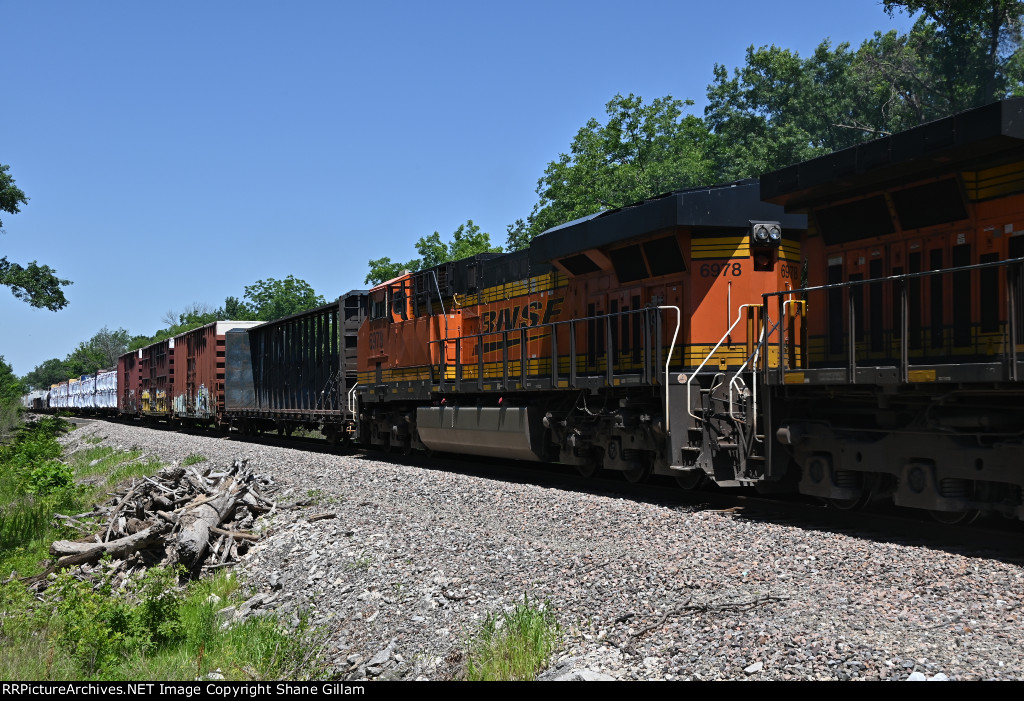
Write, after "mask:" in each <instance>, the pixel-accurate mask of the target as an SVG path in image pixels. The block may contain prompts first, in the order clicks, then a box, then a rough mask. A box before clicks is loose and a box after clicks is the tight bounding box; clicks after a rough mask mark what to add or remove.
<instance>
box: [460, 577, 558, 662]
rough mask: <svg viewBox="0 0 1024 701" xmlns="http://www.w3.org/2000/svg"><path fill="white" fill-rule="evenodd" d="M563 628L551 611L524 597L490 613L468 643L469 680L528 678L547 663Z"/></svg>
mask: <svg viewBox="0 0 1024 701" xmlns="http://www.w3.org/2000/svg"><path fill="white" fill-rule="evenodd" d="M561 636H562V631H561V627H560V626H559V625H558V621H557V620H556V619H555V616H554V614H553V613H551V611H549V610H548V609H547V608H545V607H540V606H537V605H536V604H533V603H531V602H530V600H529V598H527V597H526V596H524V597H523V601H522V603H520V604H516V606H515V608H513V609H512V610H511V611H502V612H501V613H498V614H490V615H488V616H487V619H486V620H485V621H484V623H483V625H482V626H481V627H480V630H479V631H478V632H477V634H476V635H475V636H474V637H473V639H472V640H471V641H470V643H469V651H468V653H467V656H466V679H467V680H469V681H530V680H532V679H534V678H535V677H536V675H537V673H538V672H540V671H542V670H543V669H544V668H545V667H547V665H548V661H549V659H550V658H551V654H552V653H553V652H554V651H555V650H556V649H557V647H558V644H559V642H560V640H561Z"/></svg>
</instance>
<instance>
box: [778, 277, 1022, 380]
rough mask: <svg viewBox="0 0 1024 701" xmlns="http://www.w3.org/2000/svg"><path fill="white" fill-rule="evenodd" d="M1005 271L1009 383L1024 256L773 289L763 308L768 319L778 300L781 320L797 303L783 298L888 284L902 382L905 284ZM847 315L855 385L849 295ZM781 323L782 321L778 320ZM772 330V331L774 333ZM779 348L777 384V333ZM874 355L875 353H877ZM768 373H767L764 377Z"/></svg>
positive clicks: (906, 363)
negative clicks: (895, 311) (893, 296)
mask: <svg viewBox="0 0 1024 701" xmlns="http://www.w3.org/2000/svg"><path fill="white" fill-rule="evenodd" d="M998 268H1005V269H1006V271H1007V285H1006V300H1005V301H1006V318H1005V320H1004V321H1003V322H1002V323H1005V328H1004V331H1003V337H1004V338H1005V339H1006V345H1007V350H1006V356H1007V359H1006V363H1007V365H1008V367H1007V368H1006V372H1007V377H1008V379H1009V380H1011V381H1016V380H1017V379H1018V369H1017V343H1018V341H1019V333H1020V329H1018V321H1019V320H1018V314H1019V313H1020V311H1021V310H1018V309H1017V308H1016V307H1017V299H1016V296H1017V294H1018V292H1019V290H1018V287H1019V285H1020V284H1021V282H1022V276H1021V275H1020V271H1021V269H1022V268H1024V257H1018V258H1010V259H1007V260H999V261H990V262H986V263H973V264H971V265H962V266H957V267H952V268H942V269H938V270H923V271H919V272H913V273H901V274H900V275H889V276H886V277H877V278H868V279H863V280H848V281H845V282H835V283H830V284H827V285H817V286H814V287H800V288H795V289H787V290H776V291H774V292H765V293H762V295H761V298H762V306H763V308H764V313H765V316H766V317H767V314H768V309H769V299H770V298H773V297H774V298H777V299H778V301H779V313H780V315H781V316H782V318H783V319H784V318H785V307H786V305H788V304H790V303H792V302H796V301H799V300H786V299H785V298H786V297H792V296H795V295H802V296H803V297H804V300H806V299H807V298H808V295H809V293H828V292H831V291H848V290H851V289H854V288H861V287H867V286H871V285H881V286H883V287H884V286H886V285H890V286H892V287H894V288H895V289H896V290H898V300H897V301H898V302H899V311H900V319H899V324H898V326H896V320H894V322H893V328H894V329H895V328H898V329H900V336H899V338H900V341H899V345H900V349H899V350H900V357H899V360H898V362H899V378H900V381H901V382H908V381H909V374H910V373H909V368H910V357H909V348H910V338H911V333H910V331H911V329H910V328H909V318H908V308H909V304H908V295H907V284H906V283H907V282H908V281H911V280H919V279H922V278H931V277H935V276H952V275H954V274H957V273H965V272H973V271H975V270H986V269H998ZM846 315H847V317H848V323H847V324H846V326H847V328H846V330H845V333H846V335H847V336H848V339H847V343H848V347H847V349H846V353H847V358H846V371H847V381H848V382H850V383H851V384H855V383H856V381H857V339H856V338H855V336H856V334H857V328H856V322H857V314H856V309H855V304H854V297H853V295H852V294H851V295H848V299H847V309H846ZM780 323H781V319H780ZM774 330H775V329H774V328H773V331H774ZM766 343H774V341H772V340H771V338H770V335H769V339H768V340H767V341H766ZM778 348H779V359H780V363H779V367H778V381H782V379H783V378H784V376H785V367H784V363H783V362H782V359H783V358H785V353H786V342H785V334H784V333H779V338H778ZM876 352H877V351H876ZM768 375H769V373H768V372H767V371H766V373H765V376H766V377H767V376H768Z"/></svg>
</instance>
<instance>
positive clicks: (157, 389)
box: [139, 338, 174, 419]
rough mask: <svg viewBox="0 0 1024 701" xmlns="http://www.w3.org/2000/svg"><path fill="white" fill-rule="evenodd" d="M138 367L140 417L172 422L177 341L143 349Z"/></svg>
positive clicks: (162, 342) (171, 340)
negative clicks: (170, 420) (139, 378)
mask: <svg viewBox="0 0 1024 701" xmlns="http://www.w3.org/2000/svg"><path fill="white" fill-rule="evenodd" d="M139 365H140V374H141V389H140V392H139V398H140V402H141V408H140V412H139V413H140V414H141V415H142V416H143V417H145V418H148V419H169V418H170V417H171V413H172V408H173V407H172V400H173V397H174V339H173V338H168V339H166V340H163V341H157V342H156V343H151V344H150V345H148V346H146V347H145V348H142V349H141V350H140V351H139Z"/></svg>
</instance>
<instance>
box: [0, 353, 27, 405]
mask: <svg viewBox="0 0 1024 701" xmlns="http://www.w3.org/2000/svg"><path fill="white" fill-rule="evenodd" d="M24 392H25V385H24V383H23V382H22V381H21V380H19V379H18V378H17V376H15V374H14V368H12V367H11V366H10V365H9V364H8V363H7V361H5V360H4V357H3V356H2V355H0V406H3V405H5V404H8V403H10V402H12V401H14V400H15V399H17V398H18V397H20V396H21V395H22V394H24Z"/></svg>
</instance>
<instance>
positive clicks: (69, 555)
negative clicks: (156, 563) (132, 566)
mask: <svg viewBox="0 0 1024 701" xmlns="http://www.w3.org/2000/svg"><path fill="white" fill-rule="evenodd" d="M170 529H171V527H170V524H167V523H156V524H154V525H152V526H150V527H149V528H147V529H145V530H142V531H139V532H138V533H135V534H133V535H130V536H126V537H124V538H118V539H117V540H110V541H107V542H106V543H76V542H73V541H70V540H58V541H56V542H54V543H53V545H51V546H50V554H51V555H54V556H55V557H58V558H59V559H58V560H57V567H70V566H71V565H79V564H82V563H83V562H91V561H92V560H98V559H99V558H100V557H102V556H103V554H104V553H110V555H111V556H112V557H116V558H124V557H127V556H129V555H131V554H132V553H135V552H138V551H139V550H144V549H145V548H147V547H149V546H150V545H153V544H154V543H158V542H160V541H161V540H162V539H163V535H164V533H166V532H167V531H169V530H170Z"/></svg>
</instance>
